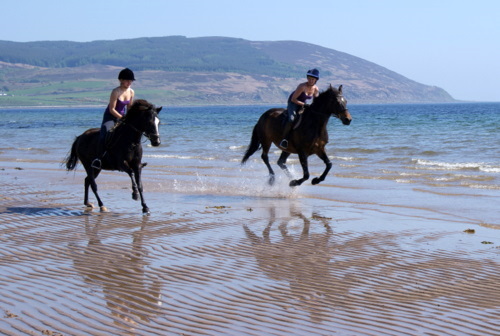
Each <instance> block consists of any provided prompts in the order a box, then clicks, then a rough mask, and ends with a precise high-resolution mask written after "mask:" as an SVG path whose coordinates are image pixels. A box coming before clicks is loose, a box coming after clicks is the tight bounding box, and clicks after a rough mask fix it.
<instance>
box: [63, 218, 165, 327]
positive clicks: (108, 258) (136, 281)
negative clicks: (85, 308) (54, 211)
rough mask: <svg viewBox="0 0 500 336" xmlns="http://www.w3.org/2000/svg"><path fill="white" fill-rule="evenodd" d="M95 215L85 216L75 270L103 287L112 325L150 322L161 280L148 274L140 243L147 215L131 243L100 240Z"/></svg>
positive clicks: (156, 309) (156, 311)
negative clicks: (84, 242) (82, 244)
mask: <svg viewBox="0 0 500 336" xmlns="http://www.w3.org/2000/svg"><path fill="white" fill-rule="evenodd" d="M95 217H96V216H86V219H87V220H86V223H85V233H86V235H87V237H88V244H87V246H86V247H85V248H83V250H79V251H75V253H73V255H74V265H75V268H76V270H77V271H78V272H79V273H80V274H81V275H82V277H83V279H84V281H85V282H86V283H87V284H89V285H91V286H92V287H94V286H98V287H101V288H102V292H103V294H104V299H105V300H106V306H107V307H108V308H109V310H110V311H111V315H112V317H113V319H114V323H115V324H118V325H122V326H126V327H131V326H138V325H139V324H141V323H148V322H150V320H151V319H152V318H154V317H155V316H157V315H158V314H159V312H160V306H161V304H162V302H161V294H160V289H161V283H160V281H159V279H158V278H157V277H155V276H153V275H152V274H148V273H147V266H148V263H147V261H146V260H145V257H146V255H147V252H146V250H145V249H144V248H143V246H142V245H143V244H142V241H143V236H144V231H145V227H146V224H147V217H145V218H143V219H142V224H141V227H140V229H139V230H137V231H135V232H134V233H133V234H132V242H131V245H130V246H125V245H122V244H105V243H103V242H102V240H101V238H100V235H99V229H100V226H101V222H102V220H103V219H102V216H97V222H96V223H94V224H92V223H91V221H93V220H94V219H95Z"/></svg>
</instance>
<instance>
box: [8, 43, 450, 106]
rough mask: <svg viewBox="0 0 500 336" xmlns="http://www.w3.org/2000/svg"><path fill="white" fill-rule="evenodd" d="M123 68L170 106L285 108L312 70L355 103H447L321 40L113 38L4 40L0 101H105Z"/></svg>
mask: <svg viewBox="0 0 500 336" xmlns="http://www.w3.org/2000/svg"><path fill="white" fill-rule="evenodd" d="M123 67H129V68H131V69H133V70H134V72H135V73H136V78H137V81H136V82H135V83H134V89H135V90H136V92H137V96H138V97H140V98H145V99H149V100H151V101H153V102H154V103H156V104H163V105H193V104H282V105H283V104H285V102H286V98H287V96H288V94H289V93H290V92H291V91H292V90H293V89H294V88H295V86H296V85H297V84H298V83H299V81H301V80H303V79H305V72H306V71H307V70H308V69H310V68H313V67H316V68H318V69H319V70H320V71H321V80H320V82H319V83H318V84H319V86H320V87H321V88H325V87H326V85H327V84H329V83H331V84H333V85H336V86H337V85H339V84H343V85H344V92H345V95H346V97H347V98H348V99H349V100H350V102H359V103H362V102H363V103H366V102H369V103H370V102H373V103H395V102H399V103H405V102H449V101H453V98H452V97H451V96H450V95H449V94H448V93H446V92H445V91H444V90H442V89H440V88H437V87H432V86H427V85H423V84H420V83H417V82H414V81H412V80H410V79H408V78H405V77H403V76H401V75H399V74H397V73H395V72H393V71H390V70H388V69H386V68H383V67H380V66H378V65H376V64H374V63H371V62H368V61H365V60H363V59H360V58H358V57H355V56H352V55H349V54H346V53H342V52H339V51H336V50H333V49H328V48H323V47H320V46H317V45H313V44H308V43H303V42H296V41H278V42H258V41H248V40H243V39H236V38H226V37H203V38H186V37H182V36H169V37H155V38H138V39H127V40H115V41H93V42H85V43H81V42H70V41H41V42H27V43H20V42H10V41H0V93H1V95H0V106H19V105H28V106H30V105H105V104H106V103H107V99H108V95H109V92H110V91H111V89H112V88H113V87H115V86H116V85H117V84H118V81H117V80H116V76H117V74H118V72H119V70H120V69H121V68H123Z"/></svg>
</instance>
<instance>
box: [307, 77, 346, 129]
mask: <svg viewBox="0 0 500 336" xmlns="http://www.w3.org/2000/svg"><path fill="white" fill-rule="evenodd" d="M316 101H317V103H318V105H321V106H323V107H326V111H328V113H331V114H333V115H334V116H335V117H337V118H339V119H340V120H341V121H342V124H344V125H349V124H350V123H351V121H352V117H351V114H350V113H349V110H348V109H347V100H346V99H345V98H344V96H343V94H342V85H340V86H339V88H338V90H337V89H335V88H334V87H332V86H331V85H330V87H329V88H328V89H327V90H326V91H323V92H322V93H321V94H320V95H319V96H318V97H317V98H315V99H314V102H316ZM314 102H313V104H314Z"/></svg>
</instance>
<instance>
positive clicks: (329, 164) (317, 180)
mask: <svg viewBox="0 0 500 336" xmlns="http://www.w3.org/2000/svg"><path fill="white" fill-rule="evenodd" d="M318 157H319V158H320V159H321V160H323V162H324V163H325V165H326V168H325V170H324V171H323V174H321V176H320V177H315V178H313V180H312V182H311V183H312V184H318V183H320V182H322V181H324V180H325V178H326V175H327V174H328V172H329V171H330V169H331V168H332V162H331V161H330V159H329V158H328V155H326V153H325V151H323V152H321V153H319V154H318Z"/></svg>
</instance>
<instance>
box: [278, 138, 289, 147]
mask: <svg viewBox="0 0 500 336" xmlns="http://www.w3.org/2000/svg"><path fill="white" fill-rule="evenodd" d="M280 147H283V148H285V149H287V148H288V140H287V139H283V140H281V142H280Z"/></svg>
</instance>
